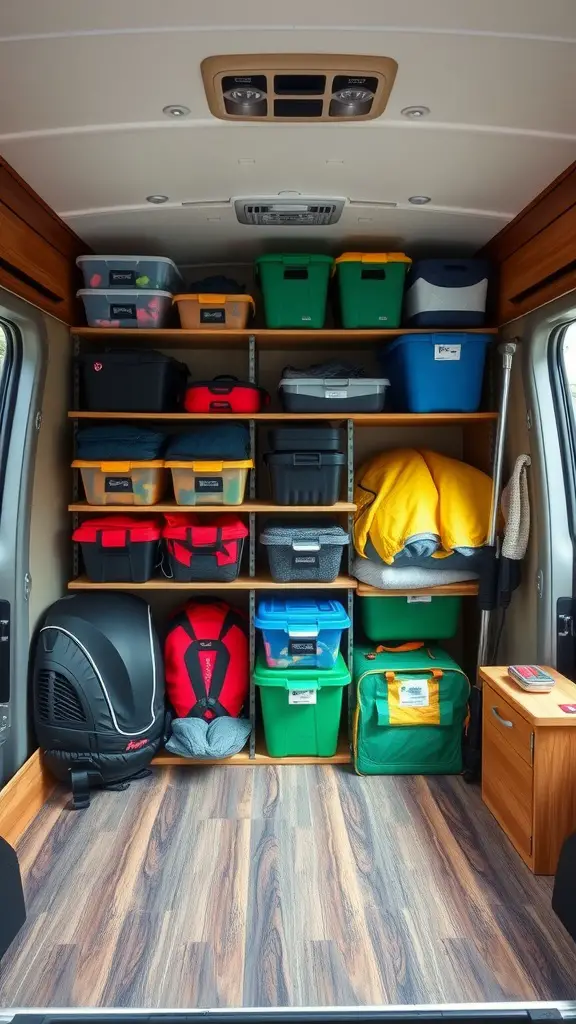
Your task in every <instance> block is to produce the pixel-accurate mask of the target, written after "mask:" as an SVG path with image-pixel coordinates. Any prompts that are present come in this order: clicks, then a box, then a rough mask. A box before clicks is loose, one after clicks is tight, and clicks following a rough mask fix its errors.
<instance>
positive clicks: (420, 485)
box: [354, 448, 492, 565]
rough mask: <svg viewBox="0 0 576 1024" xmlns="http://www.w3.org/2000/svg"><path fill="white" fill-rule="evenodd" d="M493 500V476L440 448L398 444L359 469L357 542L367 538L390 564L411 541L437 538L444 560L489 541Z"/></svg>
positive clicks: (360, 544)
mask: <svg viewBox="0 0 576 1024" xmlns="http://www.w3.org/2000/svg"><path fill="white" fill-rule="evenodd" d="M491 498H492V481H491V479H490V477H489V476H487V475H486V474H485V473H482V472H481V471H480V470H479V469H474V467H473V466H468V465H466V463H465V462H460V461H459V460H458V459H450V458H448V457H447V456H446V455H440V454H439V453H438V452H430V451H420V450H416V449H415V448H396V449H394V450H393V451H389V452H381V453H380V454H379V455H375V456H374V457H373V458H372V459H371V460H370V461H369V462H367V463H366V464H365V465H364V466H362V468H361V469H360V470H359V471H358V473H357V476H356V488H355V495H354V500H355V502H356V504H357V506H358V509H357V512H356V514H355V521H354V545H355V547H356V551H357V552H358V554H359V555H362V556H364V557H366V555H365V552H364V549H365V547H366V542H367V540H368V538H370V541H371V542H372V545H373V546H374V548H375V549H376V551H377V553H378V555H379V556H380V558H382V560H383V561H384V562H386V564H387V565H391V564H392V563H393V561H394V559H395V557H396V556H397V555H398V554H399V553H400V552H401V551H402V550H403V548H404V547H405V546H406V545H407V544H409V543H410V542H411V541H413V540H414V539H416V538H418V537H422V536H428V537H430V536H435V537H436V538H437V539H438V545H439V547H438V550H437V552H436V553H435V555H434V557H436V558H444V557H446V555H449V554H452V552H453V551H454V549H455V548H478V547H481V546H482V545H483V544H485V543H486V539H487V534H488V523H489V518H490V503H491Z"/></svg>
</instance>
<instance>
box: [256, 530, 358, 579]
mask: <svg viewBox="0 0 576 1024" xmlns="http://www.w3.org/2000/svg"><path fill="white" fill-rule="evenodd" d="M260 543H261V544H262V545H263V547H265V548H266V553H267V555H268V564H269V566H270V575H271V576H272V579H273V580H275V581H276V582H277V583H299V582H301V583H332V582H333V581H334V580H335V579H336V577H337V576H338V573H339V572H340V565H341V562H342V554H343V551H344V548H345V547H346V545H347V544H348V543H349V537H348V534H347V532H346V530H344V529H342V527H341V526H339V525H338V523H337V522H335V520H334V519H329V518H327V517H322V516H318V517H316V518H315V519H313V520H309V521H305V522H304V523H303V522H302V520H301V519H298V520H296V519H273V520H272V519H271V520H270V521H269V522H268V523H267V524H266V527H265V528H264V530H263V531H262V533H261V534H260Z"/></svg>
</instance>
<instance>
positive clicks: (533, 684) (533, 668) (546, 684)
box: [508, 665, 554, 693]
mask: <svg viewBox="0 0 576 1024" xmlns="http://www.w3.org/2000/svg"><path fill="white" fill-rule="evenodd" d="M508 674H509V675H510V676H512V679H513V680H514V681H515V682H516V683H518V684H519V686H521V687H522V688H523V689H524V690H537V691H538V692H544V693H549V692H550V690H551V689H552V687H553V686H554V679H553V677H552V676H551V675H550V674H549V673H548V672H545V671H544V669H542V668H540V666H539V665H509V666H508Z"/></svg>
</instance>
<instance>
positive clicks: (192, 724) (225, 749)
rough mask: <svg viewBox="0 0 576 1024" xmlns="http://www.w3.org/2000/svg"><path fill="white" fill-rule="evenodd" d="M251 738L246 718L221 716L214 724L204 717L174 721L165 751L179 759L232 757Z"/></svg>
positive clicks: (176, 719)
mask: <svg viewBox="0 0 576 1024" xmlns="http://www.w3.org/2000/svg"><path fill="white" fill-rule="evenodd" d="M249 735H250V722H249V721H248V719H247V718H231V717H222V718H215V719H214V720H213V721H212V722H205V721H204V719H202V718H175V719H174V721H173V722H172V735H171V736H170V739H169V740H168V742H167V744H166V750H169V751H170V753H171V754H178V755H179V756H180V757H198V758H211V759H212V758H222V757H232V754H237V753H238V751H239V750H242V747H243V746H244V745H245V743H246V740H247V739H248V737H249Z"/></svg>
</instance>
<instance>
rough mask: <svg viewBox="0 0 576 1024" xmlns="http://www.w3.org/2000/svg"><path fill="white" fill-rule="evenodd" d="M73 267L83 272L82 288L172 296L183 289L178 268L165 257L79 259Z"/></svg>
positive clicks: (98, 257) (84, 257)
mask: <svg viewBox="0 0 576 1024" xmlns="http://www.w3.org/2000/svg"><path fill="white" fill-rule="evenodd" d="M76 266H77V267H79V268H80V270H81V271H82V274H83V277H84V287H85V288H102V289H104V290H108V291H111V290H118V289H119V290H120V291H126V289H127V288H146V289H148V291H160V292H172V293H173V292H176V291H180V290H181V289H182V285H183V282H182V277H181V276H180V271H179V270H178V267H177V266H176V264H175V263H174V261H173V260H170V259H168V257H167V256H108V255H105V256H78V258H77V260H76Z"/></svg>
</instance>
